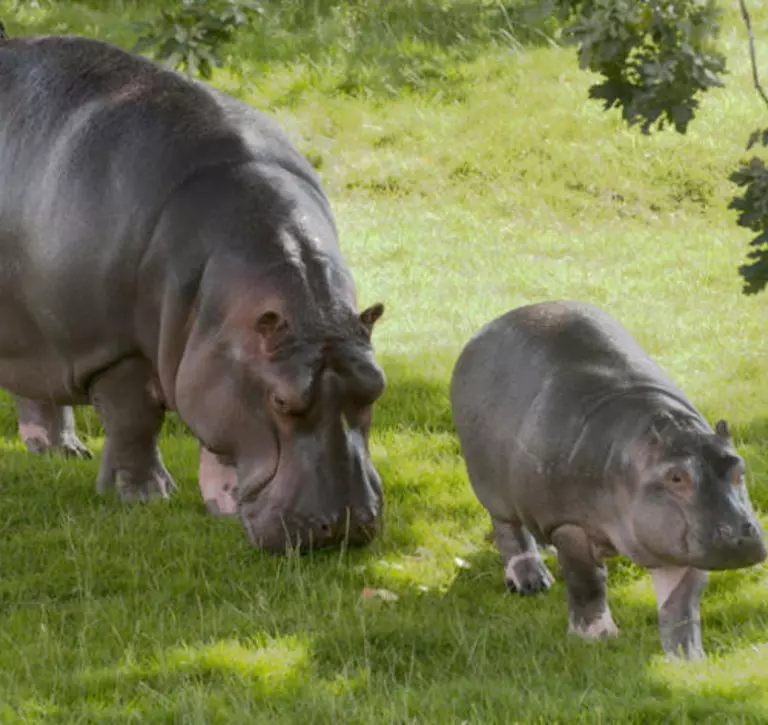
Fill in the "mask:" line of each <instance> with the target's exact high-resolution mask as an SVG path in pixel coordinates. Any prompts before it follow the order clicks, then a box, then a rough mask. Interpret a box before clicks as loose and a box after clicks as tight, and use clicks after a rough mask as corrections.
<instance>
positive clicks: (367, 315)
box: [360, 302, 384, 336]
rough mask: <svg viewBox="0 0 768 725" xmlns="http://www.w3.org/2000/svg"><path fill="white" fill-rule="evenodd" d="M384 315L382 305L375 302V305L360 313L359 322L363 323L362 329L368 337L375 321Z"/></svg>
mask: <svg viewBox="0 0 768 725" xmlns="http://www.w3.org/2000/svg"><path fill="white" fill-rule="evenodd" d="M383 314H384V305H383V304H381V302H377V303H376V304H375V305H371V306H370V307H369V308H368V309H366V310H363V311H362V312H361V313H360V322H362V323H363V327H364V328H365V330H366V332H367V333H368V335H369V336H370V334H371V332H372V331H373V326H374V325H375V324H376V321H377V320H378V319H379V318H380V317H381V316H382V315H383Z"/></svg>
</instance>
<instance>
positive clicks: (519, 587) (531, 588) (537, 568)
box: [504, 551, 555, 596]
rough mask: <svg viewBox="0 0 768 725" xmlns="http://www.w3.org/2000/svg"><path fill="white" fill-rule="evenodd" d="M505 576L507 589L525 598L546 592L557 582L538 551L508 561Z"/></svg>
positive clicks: (519, 555)
mask: <svg viewBox="0 0 768 725" xmlns="http://www.w3.org/2000/svg"><path fill="white" fill-rule="evenodd" d="M504 576H505V581H506V584H507V589H509V591H510V592H512V593H513V594H514V593H518V594H521V595H523V596H532V595H534V594H540V593H541V592H545V591H547V590H548V589H549V588H550V587H551V586H552V584H553V583H554V581H555V580H554V577H553V576H552V574H551V573H550V571H549V569H547V567H546V565H545V564H544V562H543V561H542V560H541V557H540V556H539V554H538V553H537V552H536V551H530V552H526V553H524V554H518V555H516V556H513V557H511V558H510V559H509V561H507V566H506V569H505V571H504Z"/></svg>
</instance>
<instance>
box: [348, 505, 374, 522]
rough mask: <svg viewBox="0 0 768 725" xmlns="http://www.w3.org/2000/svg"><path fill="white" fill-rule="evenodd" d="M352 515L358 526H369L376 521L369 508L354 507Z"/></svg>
mask: <svg viewBox="0 0 768 725" xmlns="http://www.w3.org/2000/svg"><path fill="white" fill-rule="evenodd" d="M353 516H354V520H355V522H357V524H358V525H359V526H371V525H372V524H374V523H375V522H376V514H375V513H374V511H373V510H371V509H369V508H356V509H355V510H354V514H353Z"/></svg>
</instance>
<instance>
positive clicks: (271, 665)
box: [65, 551, 766, 723]
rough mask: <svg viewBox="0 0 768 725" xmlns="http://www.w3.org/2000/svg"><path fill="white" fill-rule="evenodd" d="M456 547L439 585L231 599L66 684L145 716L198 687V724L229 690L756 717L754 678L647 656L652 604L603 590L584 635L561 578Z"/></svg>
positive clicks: (651, 648)
mask: <svg viewBox="0 0 768 725" xmlns="http://www.w3.org/2000/svg"><path fill="white" fill-rule="evenodd" d="M468 560H469V564H470V567H469V568H468V569H462V570H460V571H459V573H458V575H457V576H456V578H455V579H454V581H453V583H452V584H451V586H450V587H449V588H448V589H447V590H446V591H430V592H426V593H421V592H416V591H413V590H411V591H405V592H401V593H400V598H399V599H398V601H396V602H383V601H378V600H370V601H362V600H359V599H357V600H356V599H355V591H356V590H359V588H360V586H361V585H362V584H363V583H364V582H363V580H362V578H356V577H354V576H352V577H350V576H349V575H346V576H345V577H344V579H345V581H344V584H343V585H344V591H343V593H342V596H343V598H344V600H345V602H346V603H343V604H338V603H337V605H336V606H341V607H342V608H343V616H340V617H338V616H337V617H333V616H329V617H324V616H323V613H317V612H315V613H310V612H307V613H306V614H305V616H304V617H303V618H301V617H296V616H294V615H293V614H287V616H283V615H280V614H277V615H275V614H273V615H272V616H270V617H269V623H268V624H265V623H264V622H263V618H262V620H261V621H248V619H247V618H246V617H244V616H242V615H236V614H234V612H236V611H237V609H236V608H234V609H233V615H232V616H231V617H230V620H229V622H228V623H224V622H223V620H222V619H221V618H220V617H219V616H218V615H217V616H215V617H212V619H211V621H210V622H209V623H208V625H207V626H205V625H204V629H205V630H206V632H205V633H204V634H201V633H200V632H199V630H197V629H196V627H192V626H190V627H189V628H188V629H187V630H186V631H185V629H184V628H182V629H181V630H180V631H179V632H178V633H177V634H176V635H175V637H174V638H171V640H172V641H166V642H165V643H164V644H161V643H157V644H156V645H155V647H154V648H153V649H152V650H151V652H152V654H151V655H148V656H143V657H139V658H138V659H136V658H132V659H131V660H130V661H125V660H124V659H123V661H122V662H121V663H120V664H115V665H112V666H103V667H97V668H90V669H88V670H87V671H78V672H76V673H74V674H73V675H72V676H71V677H70V678H69V683H68V686H67V688H65V689H70V690H71V691H72V692H77V693H78V697H80V698H82V700H83V701H96V700H98V699H102V700H105V699H106V700H114V701H120V702H122V701H123V700H124V701H125V702H130V703H131V708H132V709H133V711H134V712H137V711H138V712H145V711H146V712H147V713H148V712H149V710H150V709H151V708H152V707H158V706H163V707H166V708H167V707H168V703H169V702H170V701H171V699H170V698H166V702H162V703H161V702H159V700H157V699H154V698H153V697H151V694H152V693H170V692H177V693H178V692H184V691H185V690H187V689H189V688H199V690H200V691H201V692H205V693H206V700H208V698H211V697H212V698H213V700H212V701H211V700H208V703H209V704H201V706H202V708H203V709H202V710H201V712H205V713H209V714H210V715H211V716H213V713H214V712H218V713H219V714H218V715H217V717H218V718H221V719H216V718H214V719H213V720H212V722H225V720H224V718H225V717H229V718H230V719H229V720H226V722H238V723H239V722H247V719H246V715H247V714H249V713H243V712H242V710H241V709H240V710H239V709H238V708H242V707H243V705H242V704H240V701H241V700H247V702H248V704H247V705H246V708H248V707H255V708H270V709H271V708H276V710H279V711H280V712H281V713H283V716H286V715H290V717H295V716H296V715H295V713H293V711H292V708H294V707H295V708H296V712H298V713H300V712H301V709H302V708H306V707H307V706H308V705H310V704H311V705H312V712H313V714H314V719H313V722H334V721H339V720H338V717H339V714H340V712H343V711H345V709H346V708H349V707H351V706H354V712H355V713H356V714H357V717H358V719H354V721H355V722H374V721H376V722H379V721H383V720H387V721H390V720H394V721H397V722H401V721H408V722H411V721H414V718H416V720H418V721H419V722H425V721H428V722H460V721H462V720H463V721H466V722H508V720H507V719H505V718H506V717H508V713H509V712H511V711H514V712H515V713H516V718H519V720H518V721H520V722H575V721H578V722H595V721H606V722H630V723H644V722H658V721H659V719H663V720H664V721H668V719H669V718H673V719H674V720H675V721H687V720H686V719H685V718H699V717H702V718H708V721H713V722H716V721H725V722H732V721H733V719H732V718H748V719H751V718H756V717H765V714H766V713H765V707H764V703H762V701H761V693H760V690H759V689H757V690H756V689H755V687H754V686H749V685H748V684H746V683H744V684H739V682H738V681H737V682H735V683H734V684H732V685H730V684H726V685H723V684H722V683H718V682H717V680H715V681H714V682H709V681H708V676H707V674H706V670H704V671H703V675H696V674H695V672H696V669H695V668H697V667H699V665H689V664H683V665H682V667H683V668H687V669H689V670H690V674H689V675H688V676H687V677H686V676H683V677H680V678H678V677H677V675H676V673H675V671H674V669H669V670H668V669H667V668H666V666H665V665H663V664H660V661H659V655H660V647H659V639H658V631H657V627H656V611H655V607H654V606H653V604H652V603H645V602H642V603H639V602H635V601H631V600H623V599H622V598H621V597H619V596H614V597H613V601H612V608H613V611H614V616H615V617H616V619H617V622H618V624H619V626H620V627H621V632H620V635H619V637H618V638H617V639H615V640H612V641H609V642H603V643H592V642H584V641H582V640H579V639H578V638H575V637H572V636H569V635H567V633H566V610H565V595H564V591H563V587H562V583H561V582H560V581H559V580H558V581H557V582H556V584H555V586H554V588H553V589H552V590H551V591H550V592H549V593H547V594H545V595H542V596H540V597H536V598H523V597H518V596H515V595H509V594H507V593H506V591H505V589H504V586H503V583H502V582H501V576H500V573H501V569H500V564H499V562H498V559H497V557H496V556H495V554H491V553H489V552H487V551H484V552H481V553H478V554H477V555H473V556H471V557H469V558H468ZM310 568H311V567H310ZM225 596H226V593H225ZM230 596H231V593H230ZM203 606H204V607H205V608H206V609H207V608H213V607H214V606H215V602H214V600H213V599H212V598H211V597H208V598H207V599H206V600H205V603H204V604H203ZM186 612H187V604H186V603H183V602H182V603H180V604H179V606H178V613H179V615H180V616H182V617H183V616H185V613H186ZM188 613H189V614H192V612H188ZM730 614H731V615H732V616H748V615H749V611H744V612H742V611H738V612H730ZM198 621H199V620H198V619H197V618H196V622H198ZM706 625H707V623H706V622H705V640H706V639H708V635H707V632H708V629H709V630H711V629H712V627H709V628H707V626H706ZM715 626H716V625H715ZM192 632H194V635H193V636H190V635H191V634H192ZM179 639H180V640H181V642H183V644H182V643H181V642H179V641H178V640H179ZM174 640H175V641H174ZM705 643H706V642H705ZM707 644H708V643H707ZM743 644H744V643H743V642H742V643H740V645H741V646H742V647H743ZM710 652H711V649H710ZM740 652H741V650H740V649H739V646H737V645H734V646H733V647H728V648H726V649H724V650H721V651H720V652H718V653H717V656H718V658H720V659H721V660H722V659H725V660H726V662H727V661H728V658H738V656H739V654H740ZM726 666H727V665H726ZM705 667H706V665H705ZM737 679H738V678H737ZM217 693H222V694H224V693H226V696H225V697H223V698H222V695H219V696H218V697H217ZM222 699H223V700H224V701H226V702H222ZM213 702H216V703H217V708H218V710H217V709H214V707H213V704H212V703H213ZM209 707H210V708H211V709H210V710H208V709H207V708H209ZM222 707H223V710H222V709H221V708H222ZM286 708H287V710H286ZM346 711H347V712H349V711H348V710H346ZM363 713H368V715H367V717H365V716H363ZM385 713H386V715H387V716H385ZM649 718H651V719H650V720H649ZM719 718H723V720H720V719H719ZM288 721H290V720H288ZM302 721H303V720H302ZM345 721H346V720H345Z"/></svg>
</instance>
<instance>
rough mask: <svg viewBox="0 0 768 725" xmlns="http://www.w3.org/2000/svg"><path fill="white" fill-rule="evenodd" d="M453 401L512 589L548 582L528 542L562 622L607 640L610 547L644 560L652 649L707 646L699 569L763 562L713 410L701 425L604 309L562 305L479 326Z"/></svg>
mask: <svg viewBox="0 0 768 725" xmlns="http://www.w3.org/2000/svg"><path fill="white" fill-rule="evenodd" d="M451 406H452V409H453V417H454V421H455V423H456V428H457V432H458V436H459V440H460V443H461V448H462V453H463V456H464V458H465V461H466V465H467V472H468V474H469V479H470V482H471V484H472V487H473V489H474V491H475V494H476V495H477V497H478V499H479V500H480V502H481V503H482V504H483V506H485V508H486V509H487V510H488V512H489V513H490V515H491V520H492V522H493V528H494V533H495V537H496V544H497V546H498V549H499V552H500V553H501V556H502V558H503V560H504V562H505V565H506V581H507V586H508V587H509V589H510V590H512V591H517V592H519V593H521V594H537V593H538V592H542V591H545V590H546V589H548V588H549V587H550V585H551V583H552V576H551V574H550V573H549V571H548V570H547V568H546V566H545V565H544V563H543V562H542V560H541V557H540V556H539V553H538V551H537V542H538V543H539V545H548V544H551V545H554V547H555V548H556V549H557V555H558V560H559V562H560V568H561V570H562V575H563V578H564V580H565V587H566V592H567V601H568V629H569V631H570V632H575V633H577V634H579V635H581V636H583V637H589V638H598V637H604V636H612V635H615V634H616V632H617V629H616V625H615V624H614V622H613V619H612V617H611V613H610V611H609V609H608V604H607V596H606V569H605V565H604V564H603V560H604V559H605V558H607V557H611V556H615V555H617V554H622V555H624V556H626V557H628V558H629V559H631V560H632V561H633V562H635V563H636V564H638V565H639V566H643V567H646V568H648V569H650V570H651V574H652V577H653V585H654V589H655V592H656V602H657V607H658V617H659V629H660V632H661V643H662V648H663V650H664V652H665V653H666V654H668V655H676V656H681V657H684V658H691V659H693V658H700V657H703V656H704V651H703V648H702V644H701V621H700V618H699V598H700V596H701V592H702V589H703V587H704V585H705V583H706V580H707V573H706V572H707V570H718V569H739V568H743V567H748V566H751V565H753V564H757V563H759V562H761V561H763V560H764V559H765V558H766V548H765V543H764V540H763V533H762V530H761V527H760V524H759V522H758V521H757V518H756V517H755V514H754V513H753V511H752V505H751V502H750V499H749V494H748V493H747V488H746V485H745V482H744V461H743V460H742V458H741V457H740V456H739V455H738V453H737V452H736V450H735V449H734V447H733V443H732V441H731V437H730V433H729V431H728V425H727V423H726V422H725V421H724V420H720V421H718V422H717V424H716V426H715V430H714V431H713V430H712V429H711V428H710V426H709V425H708V423H707V421H706V420H705V419H704V417H703V416H702V414H701V413H700V412H699V411H698V410H697V409H696V408H695V407H694V406H693V405H692V404H691V402H690V401H689V400H688V399H687V398H686V396H685V395H684V393H683V392H682V391H681V390H680V389H679V388H678V387H677V386H676V385H675V384H674V383H673V382H672V380H671V379H670V378H669V377H667V375H666V374H665V373H664V372H663V371H662V370H661V368H659V366H658V365H657V364H656V363H655V362H654V361H653V360H652V359H651V357H650V356H649V355H648V354H647V353H646V352H645V351H644V350H643V349H642V348H641V347H640V345H639V344H638V343H637V342H636V341H635V340H634V339H633V338H632V337H631V336H630V335H629V333H628V332H627V331H626V330H625V329H624V328H623V327H622V326H621V325H620V324H619V323H618V322H617V321H616V320H614V319H613V318H612V317H610V316H609V315H608V314H606V313H605V312H603V311H601V310H600V309H598V308H596V307H594V306H592V305H589V304H585V303H580V302H570V301H566V302H543V303H540V304H533V305H527V306H524V307H520V308H517V309H514V310H512V311H510V312H507V313H506V314H504V315H502V316H501V317H499V318H497V319H496V320H494V321H492V322H490V323H489V324H487V325H486V326H485V327H483V328H482V329H481V330H480V331H479V332H478V333H477V334H476V335H475V336H474V337H473V338H472V339H471V340H470V341H469V343H468V344H467V345H466V347H465V348H464V350H463V351H462V353H461V355H460V357H459V359H458V361H457V363H456V367H455V369H454V372H453V378H452V381H451Z"/></svg>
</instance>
